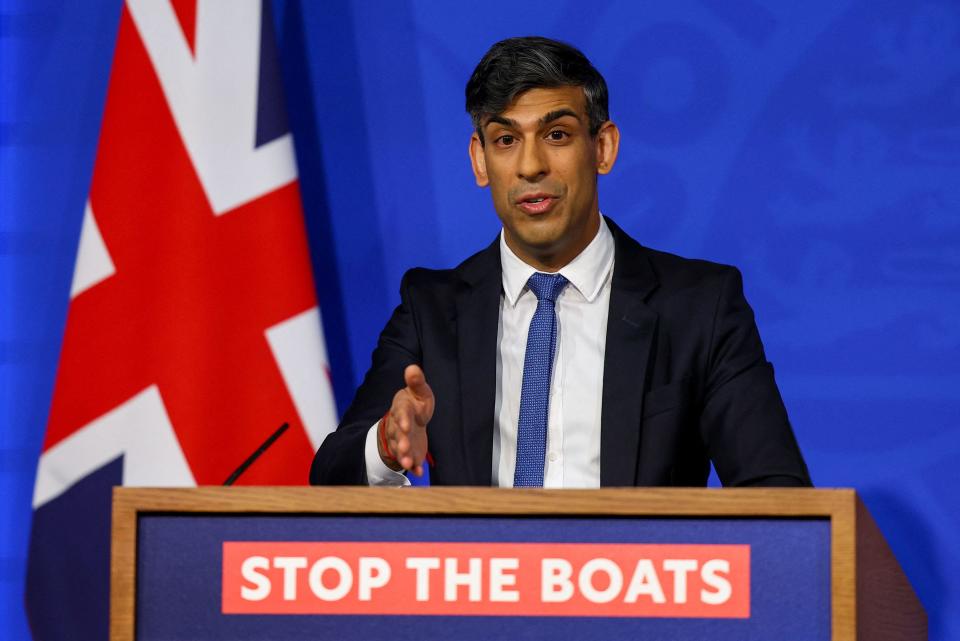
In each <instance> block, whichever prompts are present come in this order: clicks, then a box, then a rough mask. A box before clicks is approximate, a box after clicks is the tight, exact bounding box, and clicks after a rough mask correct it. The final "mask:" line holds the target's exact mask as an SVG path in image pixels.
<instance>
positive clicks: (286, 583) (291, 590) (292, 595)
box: [273, 556, 307, 601]
mask: <svg viewBox="0 0 960 641" xmlns="http://www.w3.org/2000/svg"><path fill="white" fill-rule="evenodd" d="M273 567H275V568H280V569H281V570H283V600H284V601H293V600H294V599H296V598H297V570H302V569H303V568H305V567H307V557H305V556H275V557H273Z"/></svg>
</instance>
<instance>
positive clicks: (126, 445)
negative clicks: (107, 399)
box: [33, 385, 196, 509]
mask: <svg viewBox="0 0 960 641" xmlns="http://www.w3.org/2000/svg"><path fill="white" fill-rule="evenodd" d="M120 456H122V457H123V485H125V486H136V487H148V486H165V487H193V486H194V485H196V482H195V481H194V478H193V474H192V473H191V471H190V466H189V465H188V464H187V460H186V458H185V457H184V455H183V450H182V449H180V441H179V440H177V435H176V432H174V430H173V425H171V423H170V417H169V416H168V415H167V410H166V408H165V407H164V404H163V399H162V398H161V396H160V390H159V388H157V386H156V385H151V386H149V387H147V388H146V389H144V390H143V391H141V392H139V393H138V394H136V395H134V396H133V397H131V398H129V399H128V400H127V401H125V402H124V403H121V404H120V405H118V406H117V407H115V408H113V409H112V410H110V411H109V412H107V413H106V414H103V415H102V416H100V417H98V418H96V419H94V420H93V421H91V422H89V423H87V424H86V425H85V426H84V427H82V428H81V429H79V430H77V431H76V432H74V433H73V434H71V435H70V436H68V437H67V438H65V439H63V440H62V441H60V442H59V443H57V444H56V445H54V446H53V447H51V448H50V449H49V450H47V451H46V452H44V453H43V454H42V455H41V456H40V464H39V465H38V466H37V482H36V485H35V486H34V491H33V507H34V509H36V508H38V507H41V506H43V505H44V504H45V503H47V502H49V501H52V500H53V499H55V498H57V497H58V496H60V495H61V494H63V493H64V492H66V491H67V490H68V489H70V487H71V486H73V485H74V484H75V483H77V482H78V481H80V480H81V479H83V478H85V477H86V476H88V475H90V474H91V473H92V472H94V471H96V470H98V469H100V468H101V467H103V466H105V465H106V464H108V463H109V462H110V461H113V460H115V459H116V458H118V457H120Z"/></svg>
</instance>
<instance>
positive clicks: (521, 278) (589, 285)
mask: <svg viewBox="0 0 960 641" xmlns="http://www.w3.org/2000/svg"><path fill="white" fill-rule="evenodd" d="M500 265H501V266H502V269H503V295H504V297H505V298H506V299H507V303H509V304H510V306H511V307H513V306H514V305H516V304H517V300H518V299H519V298H520V295H521V294H522V293H523V290H524V288H525V287H526V286H527V281H528V280H530V277H531V276H532V275H533V273H534V272H535V271H537V270H536V269H534V268H533V267H531V266H530V265H528V264H526V263H525V262H523V261H522V260H520V258H519V257H518V256H517V255H516V254H514V253H513V250H511V249H510V248H509V247H508V246H507V241H506V240H505V239H504V237H503V231H502V230H501V232H500ZM612 268H613V234H611V233H610V228H609V227H607V222H606V221H605V220H604V219H603V216H601V217H600V228H599V229H598V230H597V235H596V236H594V237H593V240H592V241H590V244H589V245H587V246H586V247H585V248H584V250H583V251H582V252H580V253H579V254H578V255H577V257H576V258H574V259H573V260H571V261H570V262H569V263H567V264H566V265H564V266H563V267H562V268H561V269H560V272H559V273H560V274H562V275H563V277H564V278H566V279H567V280H568V281H570V284H571V285H573V287H574V288H576V290H577V291H578V292H580V294H581V295H582V296H583V297H584V298H585V299H587V302H590V303H592V302H593V300H594V299H595V298H596V297H597V295H598V294H599V293H600V290H601V288H602V287H603V284H604V282H606V280H607V277H608V276H609V275H610V271H611V269H612Z"/></svg>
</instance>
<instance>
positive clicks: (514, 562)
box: [490, 557, 520, 603]
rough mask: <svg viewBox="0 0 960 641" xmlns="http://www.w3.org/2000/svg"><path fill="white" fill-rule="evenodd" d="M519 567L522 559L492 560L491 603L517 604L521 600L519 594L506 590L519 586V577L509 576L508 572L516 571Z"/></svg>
mask: <svg viewBox="0 0 960 641" xmlns="http://www.w3.org/2000/svg"><path fill="white" fill-rule="evenodd" d="M519 567H520V559H510V558H496V557H495V558H492V559H490V601H492V602H513V603H516V602H517V601H519V600H520V593H519V592H517V591H516V590H507V589H506V588H507V587H508V586H511V585H516V584H517V575H516V574H507V570H516V569H518V568H519Z"/></svg>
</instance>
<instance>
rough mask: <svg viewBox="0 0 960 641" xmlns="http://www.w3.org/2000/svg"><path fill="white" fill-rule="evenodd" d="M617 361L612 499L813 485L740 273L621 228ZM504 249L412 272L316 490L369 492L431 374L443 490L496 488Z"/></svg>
mask: <svg viewBox="0 0 960 641" xmlns="http://www.w3.org/2000/svg"><path fill="white" fill-rule="evenodd" d="M607 224H608V225H609V226H610V230H611V231H612V232H613V237H614V244H615V250H614V251H615V262H614V269H613V280H612V283H611V292H610V313H609V317H608V321H607V341H606V350H605V354H604V370H603V399H602V409H601V434H600V441H601V442H600V483H601V485H603V486H633V485H637V486H704V485H706V482H707V477H708V475H709V470H710V460H712V461H713V463H714V466H715V467H716V469H717V473H718V475H719V477H720V480H721V481H722V482H723V484H724V485H727V486H742V485H781V486H789V485H799V486H802V485H810V477H809V475H808V473H807V468H806V465H805V463H804V461H803V457H802V456H801V454H800V450H799V448H798V446H797V442H796V439H795V438H794V435H793V431H792V430H791V427H790V423H789V421H788V419H787V413H786V410H785V409H784V406H783V401H782V400H781V398H780V393H779V391H778V389H777V385H776V382H775V381H774V376H773V368H772V366H771V365H770V363H768V362H767V360H766V357H765V356H764V351H763V345H762V343H761V342H760V335H759V333H758V332H757V327H756V323H755V321H754V317H753V311H752V310H751V309H750V306H749V305H748V304H747V301H746V300H745V299H744V296H743V287H742V282H741V277H740V273H739V272H738V271H737V270H736V269H735V268H733V267H728V266H724V265H718V264H715V263H709V262H706V261H701V260H690V259H685V258H680V257H678V256H674V255H671V254H666V253H663V252H658V251H654V250H651V249H648V248H645V247H642V246H641V245H640V244H639V243H637V242H636V241H635V240H633V239H632V238H630V236H628V235H627V234H626V233H624V232H623V231H622V230H621V229H620V228H619V227H617V226H616V225H615V224H614V223H613V222H612V221H610V220H609V219H607ZM501 282H502V278H501V271H500V248H499V242H498V241H495V242H494V243H493V244H491V245H490V246H489V247H487V248H486V249H485V250H483V251H481V252H479V253H477V254H475V255H474V256H472V257H470V258H468V259H467V260H466V261H464V262H463V263H462V264H460V265H459V266H458V267H456V268H455V269H447V270H427V269H412V270H410V271H408V272H407V273H406V274H405V275H404V278H403V282H402V284H401V288H400V296H401V303H400V305H399V307H397V309H396V310H395V311H394V313H393V316H392V317H391V318H390V321H389V323H387V326H386V328H385V329H384V330H383V333H382V334H381V335H380V339H379V342H378V344H377V348H376V350H375V351H374V353H373V363H372V366H371V368H370V370H369V371H368V372H367V374H366V377H365V378H364V380H363V383H362V384H361V386H360V388H359V389H358V390H357V394H356V396H355V398H354V400H353V403H352V404H351V405H350V407H349V409H348V410H347V412H346V413H345V414H344V416H343V420H342V422H341V423H340V426H339V427H338V428H337V430H336V431H335V432H333V433H331V434H330V435H329V436H327V438H326V440H325V441H324V442H323V444H322V445H321V446H320V449H319V450H318V452H317V455H316V457H315V458H314V461H313V466H312V467H311V470H310V482H311V483H313V484H364V483H366V472H365V464H364V444H365V439H366V435H367V431H368V430H369V428H370V426H371V425H373V424H374V423H376V422H377V420H378V419H379V418H380V417H381V416H383V414H384V413H385V412H386V411H387V409H388V408H389V407H390V404H391V401H392V399H393V396H394V394H395V393H396V392H397V390H399V389H401V388H402V387H403V386H404V382H403V370H404V368H405V367H406V366H407V365H409V364H411V363H417V364H419V365H420V366H421V367H422V368H423V371H424V374H425V375H426V379H427V382H428V383H429V384H430V386H431V388H432V389H433V392H434V395H435V397H436V408H435V411H434V415H433V419H432V420H431V421H430V423H429V425H428V426H427V436H428V441H429V448H430V453H431V455H432V456H433V459H434V462H435V465H434V467H433V468H432V469H431V470H430V480H431V483H432V484H434V485H481V486H489V485H490V479H491V467H492V456H493V453H492V448H493V425H494V420H495V418H494V402H495V396H496V389H495V387H496V360H497V327H498V323H499V315H500V296H501V289H502V285H501Z"/></svg>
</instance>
